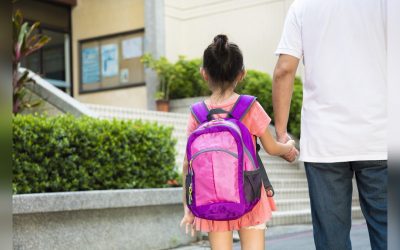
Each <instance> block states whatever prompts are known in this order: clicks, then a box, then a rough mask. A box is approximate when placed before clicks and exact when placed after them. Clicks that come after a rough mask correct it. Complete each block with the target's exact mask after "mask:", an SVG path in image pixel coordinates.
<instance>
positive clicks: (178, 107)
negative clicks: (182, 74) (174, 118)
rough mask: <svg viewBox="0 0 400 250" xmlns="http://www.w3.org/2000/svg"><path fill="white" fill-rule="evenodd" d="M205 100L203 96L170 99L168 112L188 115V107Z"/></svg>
mask: <svg viewBox="0 0 400 250" xmlns="http://www.w3.org/2000/svg"><path fill="white" fill-rule="evenodd" d="M205 98H206V97H205V96H200V97H191V98H183V99H172V100H170V101H169V112H174V113H185V114H189V113H190V109H189V108H190V105H192V104H193V103H195V102H199V101H204V99H205Z"/></svg>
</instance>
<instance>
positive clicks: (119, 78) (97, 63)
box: [79, 29, 145, 93]
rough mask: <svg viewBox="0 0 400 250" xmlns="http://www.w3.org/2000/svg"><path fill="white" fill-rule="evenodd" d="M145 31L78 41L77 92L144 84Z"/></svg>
mask: <svg viewBox="0 0 400 250" xmlns="http://www.w3.org/2000/svg"><path fill="white" fill-rule="evenodd" d="M143 51H144V30H143V29H141V30H136V31H131V32H124V33H119V34H113V35H108V36H103V37H96V38H91V39H85V40H81V41H79V56H80V84H79V89H80V93H85V92H86V93H87V92H95V91H102V90H110V89H116V88H124V87H130V86H137V85H140V86H142V85H144V82H145V81H144V66H143V64H142V63H141V62H140V58H141V56H142V55H143Z"/></svg>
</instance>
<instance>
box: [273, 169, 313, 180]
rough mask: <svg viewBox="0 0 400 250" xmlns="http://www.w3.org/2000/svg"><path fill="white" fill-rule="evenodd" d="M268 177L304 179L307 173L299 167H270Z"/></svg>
mask: <svg viewBox="0 0 400 250" xmlns="http://www.w3.org/2000/svg"><path fill="white" fill-rule="evenodd" d="M267 174H268V177H269V178H271V179H302V178H303V179H304V178H306V174H305V172H304V171H302V170H298V169H268V170H267Z"/></svg>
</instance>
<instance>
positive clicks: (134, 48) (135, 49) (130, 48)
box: [122, 37, 143, 59]
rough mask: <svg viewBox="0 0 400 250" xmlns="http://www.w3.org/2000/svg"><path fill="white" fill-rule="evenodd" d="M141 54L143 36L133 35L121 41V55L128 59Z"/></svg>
mask: <svg viewBox="0 0 400 250" xmlns="http://www.w3.org/2000/svg"><path fill="white" fill-rule="evenodd" d="M142 55H143V38H142V37H135V38H129V39H125V40H123V41H122V57H123V58H124V59H130V58H135V57H140V56H142Z"/></svg>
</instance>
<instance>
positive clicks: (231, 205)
mask: <svg viewBox="0 0 400 250" xmlns="http://www.w3.org/2000/svg"><path fill="white" fill-rule="evenodd" d="M255 100H256V98H255V97H253V96H248V95H241V96H239V98H238V100H237V101H236V103H235V105H234V106H233V108H232V110H231V111H230V112H227V111H225V110H223V109H212V110H208V108H207V106H206V104H205V103H204V102H198V103H196V104H194V105H192V106H191V111H192V114H193V116H194V117H195V118H196V120H197V121H198V123H199V124H200V126H199V127H198V128H197V129H196V130H194V131H193V132H192V134H191V135H190V136H189V138H188V143H187V147H186V156H187V159H188V161H189V168H188V173H187V175H186V183H185V187H186V202H187V205H188V207H189V209H190V210H191V211H192V213H193V214H194V215H195V216H196V217H199V218H203V219H208V220H233V219H237V218H240V217H241V216H243V215H244V214H245V213H247V212H249V211H251V209H252V208H253V207H254V206H255V205H256V204H257V202H258V201H259V200H260V197H261V186H262V182H263V181H264V187H265V188H270V189H271V190H272V191H273V189H272V186H271V185H270V183H269V181H268V177H267V175H266V173H265V169H264V167H263V166H262V163H261V160H260V158H259V156H258V154H257V153H256V152H255V149H254V144H253V140H252V136H253V135H251V134H250V132H249V130H248V129H247V127H246V126H245V125H244V124H243V123H242V122H241V120H242V118H243V117H244V116H245V115H246V113H247V112H248V110H249V109H250V107H251V105H252V104H253V103H254V101H255ZM222 113H227V117H226V118H224V119H221V118H220V119H214V117H213V116H214V115H215V114H222Z"/></svg>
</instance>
